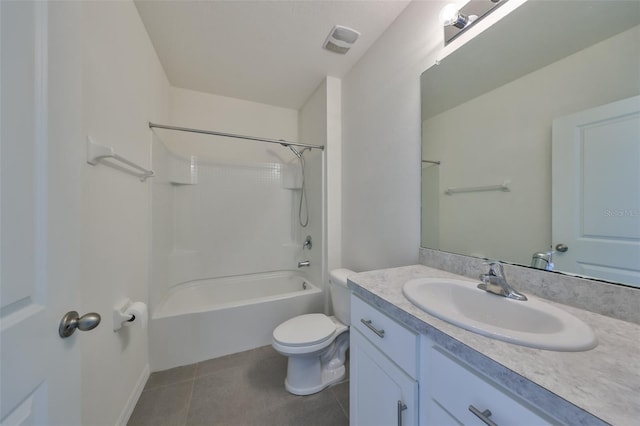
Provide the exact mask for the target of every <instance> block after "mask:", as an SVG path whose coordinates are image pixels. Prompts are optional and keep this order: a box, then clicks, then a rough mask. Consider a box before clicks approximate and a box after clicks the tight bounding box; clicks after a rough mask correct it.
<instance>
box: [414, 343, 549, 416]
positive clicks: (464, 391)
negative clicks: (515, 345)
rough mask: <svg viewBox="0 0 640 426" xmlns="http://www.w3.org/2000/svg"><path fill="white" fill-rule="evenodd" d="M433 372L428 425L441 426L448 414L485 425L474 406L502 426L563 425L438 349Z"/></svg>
mask: <svg viewBox="0 0 640 426" xmlns="http://www.w3.org/2000/svg"><path fill="white" fill-rule="evenodd" d="M429 368H430V371H431V374H430V375H429V377H430V380H431V383H430V385H431V386H430V388H431V392H430V399H431V400H430V401H428V408H427V412H428V415H427V416H428V418H429V419H430V421H428V422H427V423H428V424H439V422H441V421H442V419H443V418H444V417H446V416H445V413H446V415H448V416H451V417H452V418H453V419H455V420H456V421H458V422H460V423H461V424H464V425H483V424H485V423H484V422H483V421H482V420H481V419H480V418H479V417H478V416H477V415H476V414H473V413H472V412H471V410H470V407H471V406H473V407H475V408H476V409H477V412H478V413H481V412H483V411H485V410H489V411H490V412H491V414H490V415H489V416H488V418H489V419H490V420H491V421H493V422H494V423H495V424H497V425H500V426H503V425H515V424H519V425H549V424H559V423H558V422H557V421H555V420H554V419H552V418H550V417H549V416H547V415H546V414H545V413H544V412H542V411H540V410H539V409H537V408H535V407H534V406H532V405H530V404H528V403H527V402H525V401H524V400H521V399H520V398H519V397H518V396H516V395H513V394H511V393H510V392H509V391H508V390H506V389H503V388H501V387H500V386H499V385H498V384H496V383H493V382H491V381H490V380H489V379H487V378H486V377H484V376H482V375H480V373H478V372H477V371H474V370H473V369H472V368H470V367H469V366H468V365H466V364H465V363H463V362H462V361H460V360H458V359H456V358H455V357H454V356H453V355H451V354H449V353H448V352H446V351H445V350H444V349H441V348H439V347H437V346H435V347H433V349H432V355H431V363H430V367H429ZM443 416H444V417H443Z"/></svg>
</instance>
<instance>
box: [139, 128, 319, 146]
mask: <svg viewBox="0 0 640 426" xmlns="http://www.w3.org/2000/svg"><path fill="white" fill-rule="evenodd" d="M154 127H156V128H158V129H168V130H177V131H179V132H190V133H201V134H204V135H215V136H224V137H227V138H236V139H247V140H250V141H258V142H268V143H277V144H280V145H283V146H300V147H303V148H315V149H320V150H323V151H324V146H323V145H311V144H307V143H300V142H289V141H286V140H284V139H280V140H275V139H266V138H257V137H254V136H243V135H236V134H234V133H223V132H214V131H213V130H200V129H191V128H189V127H178V126H167V125H165V124H156V123H152V122H149V128H150V129H153V128H154Z"/></svg>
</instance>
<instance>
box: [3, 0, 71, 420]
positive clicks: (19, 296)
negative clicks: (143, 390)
mask: <svg viewBox="0 0 640 426" xmlns="http://www.w3.org/2000/svg"><path fill="white" fill-rule="evenodd" d="M49 7H50V6H49V5H48V3H47V2H31V1H0V19H1V20H0V30H1V31H0V48H1V50H0V53H1V85H0V95H1V98H2V102H1V122H0V127H1V146H0V156H1V163H0V185H1V191H2V192H1V201H0V203H1V204H0V208H1V211H0V219H1V220H0V227H1V228H0V231H1V238H0V239H1V246H0V250H1V251H0V254H1V263H0V274H1V282H0V284H1V285H0V345H1V347H0V361H1V363H0V423H1V424H3V425H5V424H6V425H14V424H18V425H22V424H25V425H52V424H59V425H74V424H79V423H80V404H81V398H80V384H79V383H80V381H79V374H80V373H79V371H80V365H79V364H80V351H79V348H78V347H77V346H78V334H80V333H76V335H74V336H72V337H70V338H67V339H62V338H60V337H59V335H58V324H59V321H60V319H61V318H62V316H63V315H64V313H65V312H67V311H69V310H75V309H78V308H79V306H77V302H78V298H77V297H76V295H75V294H76V291H75V290H76V286H77V284H76V282H75V281H74V280H73V275H74V273H73V271H74V270H76V267H77V253H76V252H74V250H75V249H74V247H75V245H74V242H73V241H74V238H75V235H76V234H75V231H73V229H74V226H72V225H71V223H72V221H73V220H74V218H75V216H74V213H73V212H71V213H70V214H67V212H66V211H65V207H64V205H65V204H66V203H68V202H70V201H71V204H73V200H74V199H75V198H74V196H73V195H72V196H71V197H70V196H69V194H73V193H74V188H76V187H77V185H78V183H77V182H73V181H72V180H70V179H68V177H69V173H70V171H71V170H74V167H75V165H74V164H73V163H70V164H72V165H71V167H69V168H68V169H65V168H64V167H59V159H60V158H63V156H64V155H65V146H68V144H69V140H68V138H67V137H65V136H69V132H65V128H66V127H65V126H68V125H69V121H68V120H66V118H69V117H68V114H69V109H66V108H65V102H67V101H68V100H67V99H66V96H67V95H69V94H70V93H73V91H71V92H70V93H66V94H64V95H63V96H62V97H58V93H59V92H61V90H59V87H58V86H56V88H55V89H54V88H52V87H51V86H50V84H58V83H59V82H60V76H61V75H63V74H64V73H63V72H61V68H60V67H59V66H61V65H62V64H61V63H59V62H60V61H59V58H57V57H55V55H57V52H58V51H61V50H63V48H62V46H54V43H52V42H51V41H50V40H49V38H50V35H51V32H52V31H53V32H55V31H59V30H60V28H59V26H56V25H53V26H52V27H50V26H49V16H50V10H49ZM58 37H59V34H58V33H56V34H55V35H54V38H55V39H56V40H58ZM50 46H51V47H52V48H51V49H50V48H49V47H50ZM51 64H55V65H56V69H53V68H54V67H51V68H52V69H51V70H50V65H51ZM62 78H63V80H64V79H66V78H68V77H62ZM52 94H53V95H52ZM63 98H65V99H63ZM52 104H53V105H54V106H55V108H53V109H54V110H55V111H51V110H52V109H51V108H49V105H52ZM50 111H51V112H50ZM74 117H77V115H74ZM74 123H77V121H76V122H74ZM58 188H65V189H64V190H62V191H60V192H58Z"/></svg>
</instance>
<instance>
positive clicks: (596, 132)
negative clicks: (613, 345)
mask: <svg viewBox="0 0 640 426" xmlns="http://www.w3.org/2000/svg"><path fill="white" fill-rule="evenodd" d="M552 159H553V160H552V176H553V183H552V206H553V207H552V241H553V245H554V247H556V246H557V245H558V244H565V245H566V246H567V247H568V250H567V251H565V252H557V253H556V254H555V255H554V262H555V265H556V269H557V270H559V271H567V272H573V273H576V274H580V275H587V276H590V277H595V278H602V279H606V280H611V281H617V282H623V283H629V284H633V285H636V286H640V96H635V97H632V98H628V99H624V100H621V101H618V102H614V103H611V104H607V105H603V106H600V107H597V108H593V109H589V110H586V111H582V112H578V113H576V114H572V115H568V116H565V117H560V118H557V119H555V120H554V122H553V142H552Z"/></svg>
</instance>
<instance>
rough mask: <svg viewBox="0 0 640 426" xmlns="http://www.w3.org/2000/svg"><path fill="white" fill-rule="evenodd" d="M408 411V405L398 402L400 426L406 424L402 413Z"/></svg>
mask: <svg viewBox="0 0 640 426" xmlns="http://www.w3.org/2000/svg"><path fill="white" fill-rule="evenodd" d="M406 409H407V404H405V403H404V402H402V401H400V400H398V426H402V425H403V424H404V422H403V421H402V412H403V411H404V410H406Z"/></svg>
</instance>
